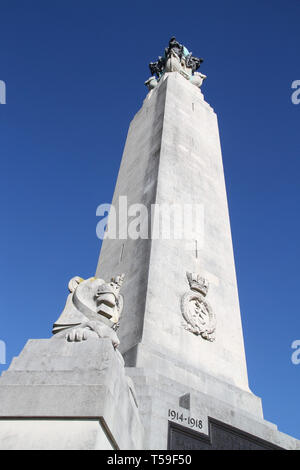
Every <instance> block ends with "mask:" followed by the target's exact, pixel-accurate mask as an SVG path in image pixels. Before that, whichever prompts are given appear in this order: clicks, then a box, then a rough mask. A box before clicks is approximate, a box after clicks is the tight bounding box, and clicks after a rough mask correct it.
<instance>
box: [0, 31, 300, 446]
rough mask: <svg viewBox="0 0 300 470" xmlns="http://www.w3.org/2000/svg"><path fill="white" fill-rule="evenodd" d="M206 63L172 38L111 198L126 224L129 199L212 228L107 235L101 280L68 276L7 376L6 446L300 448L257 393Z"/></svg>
mask: <svg viewBox="0 0 300 470" xmlns="http://www.w3.org/2000/svg"><path fill="white" fill-rule="evenodd" d="M202 62H203V60H202V59H200V58H198V57H195V56H193V54H192V53H190V52H189V51H188V50H187V48H186V47H185V46H183V45H182V44H180V43H179V42H178V41H177V40H176V38H174V37H173V38H171V40H170V41H169V44H168V46H167V47H166V48H165V50H164V52H162V55H161V56H159V57H158V59H157V60H156V61H155V62H151V63H150V65H149V67H150V71H151V77H150V78H149V79H148V80H147V81H146V82H145V85H146V86H147V89H148V93H147V95H146V97H145V100H144V103H143V105H142V107H141V109H140V110H139V111H138V112H137V114H136V115H135V117H134V118H133V120H132V122H131V124H130V127H129V131H128V135H127V140H126V144H125V148H124V153H123V157H122V161H121V165H120V170H119V175H118V179H117V182H116V186H115V192H114V196H113V201H112V206H113V207H115V208H116V212H117V219H118V221H119V225H120V227H119V229H122V228H124V227H122V224H126V223H127V221H126V220H125V218H122V215H123V214H122V213H118V211H119V209H118V208H119V200H120V198H122V197H124V196H126V197H127V202H128V205H129V206H130V205H134V204H142V205H143V206H144V207H146V208H148V209H149V212H148V215H149V214H150V212H151V211H150V208H151V207H152V206H153V205H154V206H155V207H161V206H166V205H174V204H175V205H177V206H178V207H182V206H185V205H186V206H188V205H189V206H195V207H199V206H200V207H203V210H204V218H203V227H202V228H203V233H202V232H201V233H200V232H199V233H197V230H195V231H194V236H193V237H192V238H189V239H188V240H186V239H184V237H173V238H172V239H168V237H160V236H155V237H153V236H148V237H140V238H136V239H132V238H130V237H128V238H127V239H124V238H118V237H116V238H110V237H108V236H106V237H104V240H103V243H102V248H101V253H100V257H99V263H98V267H97V271H96V273H95V276H92V277H90V278H89V279H82V278H81V277H79V276H77V275H76V276H74V277H73V278H72V279H71V280H70V281H69V284H68V286H67V282H66V291H67V287H68V295H67V296H66V297H67V298H66V304H65V306H64V308H63V310H62V313H61V314H59V312H53V321H54V325H53V329H52V336H51V337H50V338H47V339H34V340H33V339H30V340H29V341H28V342H27V344H26V345H25V347H24V348H23V350H22V352H21V353H20V355H19V356H18V357H15V358H14V359H13V360H12V362H11V364H10V366H9V368H8V370H7V371H5V372H4V373H3V374H2V376H1V378H0V449H100V450H110V449H117V450H118V449H120V450H136V449H137V450H143V449H145V450H147V449H150V450H154V449H160V450H165V449H170V450H177V449H178V450H184V449H185V450H191V449H196V450H197V449H198V450H213V449H247V450H248V449H250V450H252V449H253V450H256V449H300V442H299V441H298V440H296V439H294V438H292V437H290V436H288V435H286V434H283V433H281V432H280V431H278V429H277V426H276V425H275V424H273V423H270V422H268V421H266V420H265V419H264V416H263V408H262V401H261V399H260V398H259V397H258V396H256V395H255V394H254V393H252V391H251V390H250V389H249V385H248V375H247V366H246V359H245V350H244V342H243V330H242V323H241V314H240V308H239V300H238V290H237V281H236V273H235V264H234V254H233V247H232V239H231V229H230V221H229V213H228V206H227V196H226V187H225V180H224V172H223V164H222V155H221V147H220V139H219V130H218V123H217V116H216V113H215V112H214V110H213V109H212V107H211V106H210V105H209V104H208V103H207V102H206V101H205V99H204V96H203V94H202V91H201V87H202V84H203V81H204V80H205V79H206V76H205V75H204V74H203V73H201V72H200V71H199V67H200V65H201V63H202ZM201 70H202V68H201ZM145 78H146V77H145ZM175 216H176V215H175V214H173V216H172V217H173V218H175ZM149 217H150V216H149ZM172 217H171V219H172ZM172 220H173V219H172ZM144 222H146V220H144ZM200 225H201V224H200ZM109 226H110V218H109V219H108V228H109ZM124 226H125V225H124ZM150 226H151V224H149V227H150ZM203 234H204V238H203ZM75 274H80V272H79V273H74V275H75ZM245 314H246V313H245Z"/></svg>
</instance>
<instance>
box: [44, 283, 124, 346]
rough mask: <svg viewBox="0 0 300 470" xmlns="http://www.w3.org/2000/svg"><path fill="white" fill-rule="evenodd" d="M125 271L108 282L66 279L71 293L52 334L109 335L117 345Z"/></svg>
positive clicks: (82, 337) (72, 338)
mask: <svg viewBox="0 0 300 470" xmlns="http://www.w3.org/2000/svg"><path fill="white" fill-rule="evenodd" d="M123 280H124V274H122V275H121V276H117V277H116V278H112V279H111V281H110V282H105V281H104V280H103V279H97V278H95V277H91V278H90V279H86V280H84V279H82V278H80V277H78V276H76V277H73V278H72V279H71V280H70V282H69V286H68V287H69V291H70V295H69V296H68V298H67V302H66V305H65V308H64V310H63V312H62V314H61V315H60V317H59V318H58V320H57V321H56V322H55V323H54V325H53V330H52V333H53V334H54V335H58V336H64V337H65V338H66V340H67V341H71V342H73V341H86V340H88V339H89V338H92V337H94V338H110V339H111V341H112V344H113V346H114V348H117V347H118V345H119V344H120V341H119V339H118V336H117V334H116V329H117V327H118V325H119V318H120V315H121V313H122V309H123V297H122V295H121V294H120V289H121V286H122V284H123Z"/></svg>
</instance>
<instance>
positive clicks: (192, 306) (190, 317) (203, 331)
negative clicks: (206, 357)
mask: <svg viewBox="0 0 300 470" xmlns="http://www.w3.org/2000/svg"><path fill="white" fill-rule="evenodd" d="M186 276H187V279H188V282H189V285H190V291H189V292H186V294H184V295H183V296H182V298H181V312H182V315H183V318H184V319H185V322H186V323H185V325H184V327H185V329H186V330H188V331H190V332H191V333H194V334H195V335H197V336H201V337H202V338H203V339H206V340H208V341H214V340H215V330H216V318H215V314H214V312H213V310H212V308H211V306H210V304H209V303H208V302H207V301H206V299H205V297H206V295H207V292H208V289H209V283H208V281H207V280H206V279H205V278H204V277H201V276H199V275H198V274H195V273H186Z"/></svg>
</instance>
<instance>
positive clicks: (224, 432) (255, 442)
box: [168, 418, 281, 450]
mask: <svg viewBox="0 0 300 470" xmlns="http://www.w3.org/2000/svg"><path fill="white" fill-rule="evenodd" d="M208 421H209V423H208V424H209V426H208V427H209V436H206V435H205V434H203V433H201V432H197V431H194V430H191V429H187V428H186V427H184V426H181V425H179V424H177V423H174V422H169V436H168V449H169V450H280V449H281V448H280V447H278V446H276V445H275V444H272V443H271V442H267V441H264V440H263V439H260V438H258V437H256V436H253V435H251V434H248V433H246V432H244V431H241V430H239V429H237V428H234V427H233V426H229V425H228V424H225V423H222V422H221V421H217V420H215V419H212V418H209V419H208Z"/></svg>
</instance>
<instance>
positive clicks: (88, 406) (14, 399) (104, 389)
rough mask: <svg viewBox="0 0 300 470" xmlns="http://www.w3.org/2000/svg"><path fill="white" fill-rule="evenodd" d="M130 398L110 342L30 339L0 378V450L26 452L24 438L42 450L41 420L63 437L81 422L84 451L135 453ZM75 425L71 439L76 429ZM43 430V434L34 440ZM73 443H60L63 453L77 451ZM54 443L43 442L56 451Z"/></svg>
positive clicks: (137, 439)
mask: <svg viewBox="0 0 300 470" xmlns="http://www.w3.org/2000/svg"><path fill="white" fill-rule="evenodd" d="M134 393H135V392H134V389H133V385H132V382H131V380H130V379H128V377H126V375H125V370H124V362H123V359H122V357H121V355H120V353H119V352H118V351H116V350H115V349H114V348H113V346H112V344H111V341H110V339H102V340H99V339H96V338H91V339H90V340H89V341H84V342H79V343H69V342H67V341H65V339H64V338H58V337H56V336H54V337H53V338H51V339H44V340H30V341H29V342H28V343H27V345H26V346H25V348H24V349H23V351H22V353H21V354H20V356H19V357H17V358H15V359H14V360H13V361H12V364H11V366H10V368H9V369H8V371H6V372H4V373H3V375H2V377H1V379H0V448H16V449H17V448H26V443H24V436H28V442H30V443H31V444H30V446H31V448H34V447H36V448H43V445H44V444H43V442H45V440H46V439H47V432H48V431H47V429H48V428H47V424H46V422H45V420H46V419H48V420H50V421H51V426H50V430H51V432H52V431H53V435H56V433H62V435H63V434H64V433H66V432H67V431H68V429H69V428H70V426H72V423H70V420H75V421H76V422H77V423H80V422H82V426H83V430H84V432H86V434H84V436H86V442H89V444H87V446H88V448H91V447H93V446H94V447H95V448H102V447H101V446H102V445H103V446H104V448H109V446H110V447H114V448H116V446H118V447H119V448H121V449H135V448H141V447H142V436H143V429H142V426H141V423H140V419H139V415H138V408H137V406H136V402H135V399H134ZM13 418H18V419H17V420H13V421H12V419H13ZM31 419H33V421H31ZM61 420H62V421H61ZM61 422H63V423H65V426H63V425H62V424H61ZM39 423H40V426H39ZM76 426H78V428H76ZM76 426H75V427H74V433H75V434H76V429H78V432H79V428H80V424H77V425H76ZM39 429H40V433H39V431H38V430H39ZM43 431H45V433H46V434H45V435H44V436H43V437H42V438H41V440H39V438H38V437H39V435H41V436H42V433H43ZM50 434H51V433H50ZM12 436H14V440H13V441H12ZM107 436H108V437H107ZM75 437H76V436H75ZM75 437H74V438H75ZM49 439H50V435H49ZM76 439H77V438H76ZM78 439H79V440H80V434H78ZM84 439H85V438H84ZM79 440H75V441H73V442H72V440H71V438H70V439H69V440H68V442H66V439H65V438H62V441H61V442H65V443H66V445H67V446H68V448H76V447H77V448H83V446H84V442H82V443H80V442H79ZM59 442H60V441H59V439H54V440H53V441H52V442H51V440H49V444H48V445H49V446H50V447H52V446H53V447H52V448H56V445H58V444H57V443H59ZM61 445H63V444H61ZM99 446H100V447H99ZM47 448H48V447H47ZM58 448H60V447H58Z"/></svg>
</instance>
